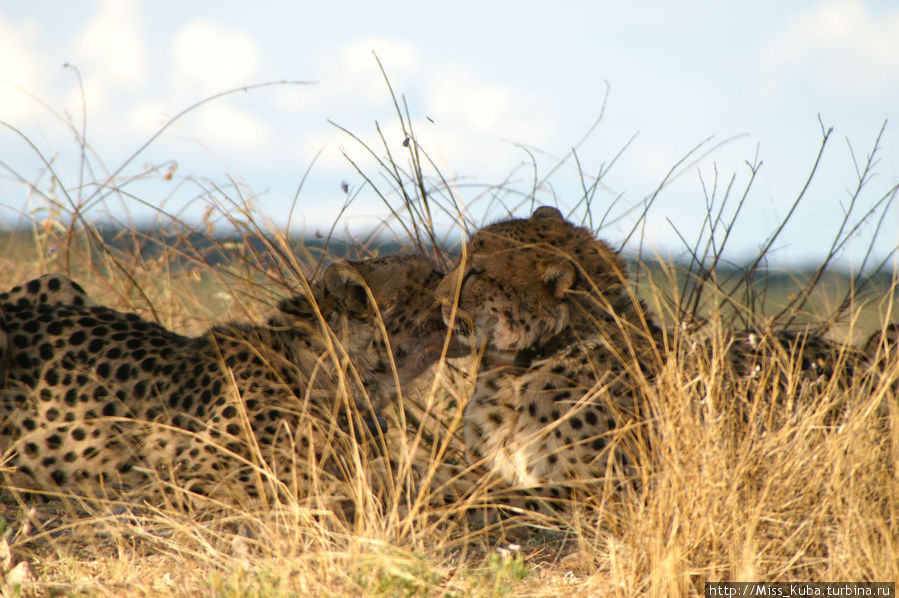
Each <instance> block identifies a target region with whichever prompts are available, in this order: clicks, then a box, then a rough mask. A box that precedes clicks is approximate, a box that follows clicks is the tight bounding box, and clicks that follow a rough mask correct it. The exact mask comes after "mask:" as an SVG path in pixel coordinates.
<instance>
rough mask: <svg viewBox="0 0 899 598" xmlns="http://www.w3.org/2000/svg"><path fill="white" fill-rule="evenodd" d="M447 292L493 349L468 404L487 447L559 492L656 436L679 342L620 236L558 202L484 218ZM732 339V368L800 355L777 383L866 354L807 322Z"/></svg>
mask: <svg viewBox="0 0 899 598" xmlns="http://www.w3.org/2000/svg"><path fill="white" fill-rule="evenodd" d="M437 294H438V295H439V296H440V297H441V299H442V310H443V314H444V320H445V321H446V322H447V324H448V325H449V326H451V327H452V328H453V329H454V333H455V334H456V335H457V336H459V337H461V338H463V339H466V340H467V341H468V342H470V344H471V345H472V347H473V348H474V349H475V350H477V351H480V352H481V355H482V359H481V366H480V371H479V373H478V375H477V382H476V387H475V390H474V392H473V395H472V397H471V399H470V402H469V403H468V405H467V406H466V408H465V411H464V414H463V426H464V437H465V443H466V445H467V448H468V450H470V452H471V454H472V457H473V458H474V459H475V460H480V461H481V462H482V463H483V464H484V466H485V467H486V469H487V470H489V471H490V472H492V473H493V474H494V475H496V476H498V477H500V478H501V479H502V480H504V481H505V482H506V483H508V484H511V485H513V486H516V487H524V488H530V489H536V490H538V492H537V493H538V494H542V495H543V496H547V497H549V496H559V495H560V494H561V493H563V492H565V488H564V486H566V485H567V486H569V487H571V486H574V485H580V484H582V483H583V484H592V483H597V482H602V483H608V482H609V481H610V480H617V479H621V477H622V476H624V477H627V476H629V475H632V474H633V472H634V468H633V464H634V462H635V458H637V457H638V456H639V455H641V454H646V449H647V448H649V447H648V445H647V442H648V440H647V435H646V434H643V432H644V431H645V430H646V427H647V426H648V425H649V423H650V422H651V420H652V413H650V412H649V410H648V407H647V405H648V404H649V402H648V401H647V400H646V398H647V396H646V394H645V393H646V392H647V389H651V388H652V383H653V381H654V380H656V379H658V376H659V374H660V373H661V371H662V369H663V368H665V367H666V364H667V363H668V361H669V359H670V358H671V356H672V355H675V354H676V345H675V339H674V338H673V336H672V335H671V334H670V333H668V332H667V331H663V330H662V329H661V328H660V327H658V326H657V325H656V324H655V323H654V322H653V319H652V317H651V316H650V314H649V313H648V311H647V309H646V307H645V305H644V304H643V303H642V302H641V301H640V300H639V299H638V298H637V297H636V296H635V294H634V291H633V290H632V287H631V286H630V284H629V281H628V277H627V269H626V264H625V263H624V261H623V260H622V258H621V257H620V256H619V255H618V254H617V253H616V252H615V251H614V250H613V249H612V248H611V247H609V245H607V244H606V243H605V242H603V241H601V240H599V239H597V238H596V237H595V236H594V235H593V234H592V233H591V232H590V231H589V230H587V229H586V228H583V227H579V226H576V225H574V224H572V223H570V222H568V221H566V220H565V219H564V217H563V216H562V214H561V213H560V212H559V211H558V210H557V209H555V208H552V207H545V206H544V207H539V208H537V209H536V210H535V211H534V213H533V214H532V216H531V217H530V218H526V219H512V220H506V221H502V222H498V223H495V224H491V225H489V226H486V227H484V228H481V229H480V230H478V231H477V232H476V233H475V234H474V235H473V236H472V237H471V238H470V240H469V241H468V242H467V244H466V247H465V251H464V252H463V254H462V257H461V259H460V262H459V264H458V265H457V267H456V268H455V269H453V270H452V271H451V272H449V274H448V275H447V276H446V278H445V279H444V280H443V281H442V282H441V283H440V285H439V286H438V288H437ZM726 338H727V339H729V340H726V341H725V342H724V343H723V360H724V363H725V364H727V366H726V367H728V368H730V370H731V374H730V375H731V377H732V378H733V379H752V378H753V376H754V375H757V374H758V372H759V371H760V369H761V370H763V371H765V372H769V371H770V370H771V369H772V368H767V369H766V368H759V364H760V363H761V362H763V361H765V360H771V359H774V358H778V359H779V361H778V363H782V364H788V367H784V368H782V369H781V370H776V371H778V372H779V373H778V374H777V379H776V380H772V379H767V378H765V379H762V376H757V380H756V381H755V382H754V383H755V384H765V385H772V386H774V387H777V388H786V387H789V386H790V385H791V384H793V385H794V390H795V383H794V378H795V377H796V376H794V374H799V373H800V372H801V373H802V375H801V376H798V377H799V378H802V379H803V380H811V381H813V382H815V381H821V380H824V379H828V378H830V377H832V376H834V375H835V373H837V374H839V375H841V376H842V375H845V376H851V375H852V372H853V370H854V368H857V367H858V365H859V363H860V362H861V360H863V359H865V355H864V353H863V352H862V351H858V350H856V349H854V348H848V347H844V346H843V345H839V344H836V343H831V342H829V341H826V340H824V339H822V338H820V337H817V336H814V335H813V334H810V333H807V332H789V331H775V332H771V333H767V334H762V333H758V332H755V331H742V332H735V333H732V334H730V335H728V336H727V337H726ZM872 343H873V346H875V347H876V345H877V343H876V342H875V341H872ZM869 344H870V343H869ZM701 348H702V349H704V350H706V351H708V350H711V349H712V348H713V346H712V344H710V343H706V344H705V345H701ZM869 352H870V349H869ZM793 366H795V367H793ZM766 375H767V374H766ZM560 486H562V488H561V489H560Z"/></svg>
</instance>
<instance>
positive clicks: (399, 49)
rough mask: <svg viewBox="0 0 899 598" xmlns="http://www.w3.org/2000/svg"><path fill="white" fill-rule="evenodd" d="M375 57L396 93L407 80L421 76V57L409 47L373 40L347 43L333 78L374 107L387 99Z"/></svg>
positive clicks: (405, 43) (373, 38) (384, 39)
mask: <svg viewBox="0 0 899 598" xmlns="http://www.w3.org/2000/svg"><path fill="white" fill-rule="evenodd" d="M375 55H377V57H378V59H379V60H380V61H381V64H382V65H383V66H384V69H385V70H386V71H387V76H388V77H390V81H391V84H392V85H393V86H394V90H395V91H398V90H402V89H403V85H404V84H406V83H408V80H407V79H413V78H417V77H419V76H421V62H422V61H421V55H420V53H419V51H418V49H417V48H416V47H415V46H413V45H412V44H410V43H407V42H404V41H401V40H396V39H390V38H385V37H376V36H366V37H361V38H356V39H353V40H350V41H349V42H347V43H346V44H345V45H344V46H343V48H342V49H341V51H340V66H339V68H338V72H337V73H335V74H336V75H338V76H339V77H340V78H341V79H342V80H344V81H345V86H344V87H346V88H347V91H349V92H350V93H352V94H353V95H354V96H355V97H357V98H358V97H360V96H361V97H362V98H364V99H365V100H366V101H368V102H377V103H383V102H384V101H385V100H386V99H387V98H388V92H387V85H386V83H385V82H384V77H383V75H382V74H381V72H380V70H379V69H378V64H377V62H376V61H375ZM397 85H399V86H400V87H399V88H398V87H397Z"/></svg>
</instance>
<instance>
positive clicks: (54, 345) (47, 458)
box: [0, 256, 446, 500]
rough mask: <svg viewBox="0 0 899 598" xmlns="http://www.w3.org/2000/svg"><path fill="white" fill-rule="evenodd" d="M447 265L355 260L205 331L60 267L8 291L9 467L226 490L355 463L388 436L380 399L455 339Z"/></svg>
mask: <svg viewBox="0 0 899 598" xmlns="http://www.w3.org/2000/svg"><path fill="white" fill-rule="evenodd" d="M441 278H442V274H441V273H440V272H439V271H437V270H436V269H435V268H434V266H433V264H432V263H431V262H430V261H429V260H427V259H425V258H423V257H418V256H410V257H385V258H379V259H373V260H367V261H362V262H339V263H337V264H334V265H332V266H330V267H329V268H328V269H327V270H326V271H325V272H324V275H323V277H322V281H321V283H320V284H317V285H313V288H312V291H311V293H300V294H298V295H296V296H293V297H291V298H288V299H285V300H283V301H281V302H280V303H279V305H278V307H277V309H276V310H275V311H274V313H273V315H272V316H271V317H270V318H269V319H268V320H267V321H266V322H265V323H264V324H259V325H251V324H242V323H229V324H224V325H218V326H214V327H212V328H210V329H209V330H207V331H206V332H205V333H204V334H201V335H199V336H197V337H193V338H191V337H185V336H182V335H179V334H177V333H175V332H172V331H170V330H167V329H165V328H163V327H162V326H160V325H158V324H156V323H154V322H149V321H146V320H144V319H142V318H140V317H139V316H137V315H135V314H129V313H122V312H118V311H115V310H112V309H109V308H107V307H103V306H99V305H93V304H92V303H93V302H92V301H90V299H89V298H87V296H86V295H85V294H84V293H83V291H81V290H80V287H78V285H77V284H76V283H73V282H71V281H69V280H68V279H66V278H65V277H62V276H60V275H51V276H49V277H43V278H41V279H38V280H36V281H32V282H30V283H27V284H26V285H23V286H22V287H17V288H15V289H13V290H12V291H11V292H10V293H8V294H4V295H3V303H0V308H2V315H3V322H4V330H5V333H6V344H5V350H4V361H5V363H6V372H5V373H6V383H5V385H4V387H3V389H2V391H0V450H2V451H3V463H4V465H5V466H7V468H8V469H9V470H12V471H13V473H12V474H7V483H8V484H10V485H15V486H17V487H22V488H27V489H34V490H42V491H47V492H59V491H60V490H66V491H74V490H77V491H78V492H81V493H83V494H84V495H94V496H97V495H114V496H124V497H131V496H144V495H150V494H152V492H151V489H153V488H156V489H158V487H159V486H160V484H158V481H159V480H163V481H164V482H166V483H168V482H174V486H173V487H178V488H181V489H183V490H185V491H187V492H188V493H189V494H190V495H191V496H199V497H203V496H205V497H213V498H215V499H216V500H219V499H222V498H224V497H225V496H226V495H227V494H228V493H229V492H230V491H231V490H233V488H234V486H233V485H234V484H236V485H237V488H239V489H240V490H241V491H242V493H243V494H242V495H243V496H250V497H259V496H261V495H265V496H270V495H272V494H273V493H274V494H279V495H283V494H284V493H287V494H291V495H296V494H297V493H300V492H302V491H303V486H304V484H308V483H310V480H311V479H312V477H313V476H319V475H322V473H321V472H328V473H330V474H332V475H335V476H336V475H341V472H343V475H345V472H346V471H347V468H348V463H349V462H351V461H352V459H353V455H354V454H356V453H354V451H357V450H361V449H360V445H361V446H362V448H365V447H369V446H370V447H372V448H374V449H377V448H378V445H379V444H380V443H381V442H382V435H381V433H382V432H383V428H384V425H385V424H384V420H383V419H382V418H381V417H380V416H379V412H378V410H379V409H381V408H383V407H384V406H385V405H386V404H389V403H391V402H393V401H394V400H395V395H396V393H397V392H398V391H399V390H400V389H401V388H402V385H403V384H405V383H407V382H408V381H409V380H411V379H413V378H414V377H416V376H417V375H418V374H420V373H421V372H422V371H423V370H424V369H425V368H427V367H428V366H429V365H430V363H431V362H432V361H433V360H435V359H436V358H437V356H439V354H440V347H442V345H443V343H444V340H445V336H446V333H445V331H446V327H445V325H444V323H443V321H442V319H441V317H440V313H439V310H438V309H436V303H435V301H434V295H433V290H434V289H435V287H436V285H437V283H438V282H439V281H440V279H441ZM42 291H50V292H49V293H47V292H42ZM57 300H58V302H54V301H57ZM385 333H386V334H385ZM388 347H389V348H388ZM398 384H399V387H397V385H398ZM305 463H314V464H316V470H315V471H308V470H307V468H304V467H303V464H305ZM316 479H318V478H317V477H316ZM165 485H166V484H163V486H165ZM153 491H155V490H153Z"/></svg>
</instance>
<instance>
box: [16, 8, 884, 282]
mask: <svg viewBox="0 0 899 598" xmlns="http://www.w3.org/2000/svg"><path fill="white" fill-rule="evenodd" d="M375 54H376V55H377V57H378V58H379V59H380V61H381V63H382V65H383V69H384V71H385V72H386V74H387V76H388V77H389V80H390V84H391V85H392V88H393V90H394V92H395V93H396V96H397V98H398V99H399V101H400V102H401V106H400V108H401V109H402V111H403V112H404V113H405V111H406V110H407V109H408V115H409V118H410V120H411V123H412V126H413V128H414V138H415V140H417V142H418V144H419V145H420V147H421V148H422V149H423V150H425V151H426V152H427V154H428V156H429V158H430V159H431V160H432V161H433V163H434V164H435V165H436V166H437V167H438V168H439V170H440V173H441V174H442V175H443V176H444V177H445V179H446V181H447V182H448V183H449V187H450V188H451V189H452V193H453V195H454V197H455V199H456V201H457V202H458V205H459V206H460V207H461V208H462V209H463V210H464V212H465V217H466V218H467V219H468V220H469V222H471V223H473V224H480V223H484V222H486V221H489V220H491V219H496V218H500V217H502V216H504V215H506V214H507V213H508V212H509V211H513V212H515V213H517V214H527V213H528V212H529V211H530V209H531V206H532V203H531V201H532V199H529V198H535V199H536V202H537V203H549V204H555V205H559V206H560V207H561V208H562V209H563V210H565V211H568V212H570V213H571V214H572V218H574V219H577V220H579V221H580V220H585V221H588V222H589V223H590V224H592V225H593V226H594V227H597V226H599V224H600V223H601V224H602V228H601V235H602V236H603V237H605V238H608V239H611V240H613V241H616V242H617V241H620V240H622V239H624V238H625V237H627V236H628V234H629V233H630V232H631V230H632V229H633V228H634V226H635V223H637V222H638V219H639V218H640V216H641V215H642V213H643V210H644V209H645V206H646V202H647V200H648V199H649V198H653V197H654V199H653V200H652V206H651V209H649V210H648V211H647V212H646V215H645V220H644V221H643V222H642V224H641V226H640V227H639V234H638V235H636V236H633V237H631V243H636V242H638V237H639V241H642V245H641V247H642V249H643V250H644V251H650V252H653V253H656V252H657V253H659V254H661V255H663V256H676V257H678V256H679V257H683V256H684V255H685V247H686V246H687V245H689V244H690V243H691V242H692V241H693V240H695V239H697V238H698V237H699V236H700V235H701V234H702V231H703V227H705V226H706V224H707V218H708V213H709V206H711V212H712V213H713V214H717V211H718V209H719V208H720V206H721V205H722V202H723V200H724V198H725V197H729V198H730V199H729V200H728V202H727V203H726V204H725V209H724V212H723V213H722V218H723V219H724V220H728V219H729V218H730V217H731V216H732V214H733V213H734V211H735V210H736V209H737V205H738V201H739V200H740V199H741V198H742V197H743V195H744V192H745V191H746V188H747V185H748V184H749V183H750V179H751V175H752V172H753V169H755V170H756V171H757V174H756V176H755V178H754V180H752V184H751V186H750V189H749V192H748V194H746V199H745V201H744V203H743V205H742V207H741V208H740V215H739V220H738V224H737V225H736V226H734V227H733V229H732V232H731V235H730V238H729V239H728V249H727V251H726V252H725V254H724V255H725V256H726V257H727V258H728V259H729V260H732V261H734V262H740V261H741V260H745V259H749V258H751V257H752V256H754V255H756V254H757V253H758V251H759V248H760V247H762V246H763V245H764V243H765V241H766V239H767V238H768V237H769V236H770V235H771V234H772V232H773V231H774V230H775V229H776V228H777V227H778V226H779V225H780V223H781V222H783V221H784V220H785V219H787V217H788V216H789V219H788V221H787V228H786V229H785V231H784V233H783V234H782V235H781V236H780V237H778V239H777V242H776V243H775V244H774V245H773V246H772V247H771V249H770V251H769V252H768V254H767V257H768V259H769V260H771V261H775V262H777V263H782V264H784V265H787V266H802V265H809V264H814V263H815V262H817V261H820V260H821V259H823V258H824V256H825V255H827V253H828V252H829V250H830V248H831V244H832V241H833V239H835V238H837V237H838V236H839V235H840V234H841V233H840V227H841V225H842V226H843V231H844V233H845V232H846V231H847V230H849V229H851V227H852V226H853V225H854V224H857V223H858V222H860V221H861V220H862V217H863V216H864V214H865V213H866V212H867V211H868V210H874V211H875V212H874V214H875V217H874V218H870V219H868V221H866V222H864V223H862V225H861V226H860V227H859V228H858V230H856V231H854V232H852V233H851V234H848V235H845V236H846V238H847V242H846V243H845V244H844V246H843V248H842V249H841V251H840V254H839V261H840V263H842V264H846V265H849V264H853V263H858V262H859V260H860V258H861V256H862V255H863V254H864V252H865V250H866V248H867V246H868V243H869V242H870V240H871V238H872V237H876V238H875V241H874V252H875V254H876V255H877V256H878V258H879V259H887V260H889V259H891V257H890V256H891V255H892V252H893V251H894V249H895V248H896V247H897V244H899V233H897V231H899V216H897V211H896V209H895V207H894V206H893V200H894V199H895V197H894V196H895V185H896V182H897V181H899V151H897V131H896V126H897V123H896V122H894V121H896V120H897V119H896V117H897V116H899V6H897V5H896V4H895V3H893V2H890V1H887V0H883V1H875V0H834V1H813V2H802V3H783V2H779V1H773V0H760V1H758V2H754V3H749V4H742V5H740V6H736V5H733V4H727V5H723V4H721V3H718V2H713V1H696V2H691V3H689V4H688V5H686V6H685V5H684V3H676V4H675V3H669V2H663V1H660V0H650V1H645V2H639V3H620V2H606V1H600V2H596V1H594V2H569V3H564V4H562V5H558V4H552V5H550V4H548V3H544V2H526V1H523V2H518V3H515V5H514V7H511V5H508V4H500V3H483V2H468V1H462V2H457V3H453V5H452V6H451V7H450V6H449V5H447V4H440V5H430V4H428V3H421V2H380V3H363V2H358V3H323V2H316V3H307V2H277V1H267V2H263V3H253V4H250V3H245V2H231V1H221V0H215V1H206V2H203V1H196V2H190V3H185V2H173V1H168V0H160V1H156V2H152V3H147V2H136V1H133V0H96V1H83V2H77V3H74V2H69V1H66V0H57V1H49V0H48V1H43V2H16V1H13V0H0V121H2V122H3V125H4V126H3V127H2V128H0V221H2V222H3V223H4V224H3V226H6V227H15V226H17V223H21V222H22V221H23V219H28V218H32V217H37V218H40V217H41V214H42V210H45V209H48V208H47V207H46V206H44V205H43V204H42V201H43V200H42V198H41V197H39V196H38V195H37V194H35V193H33V192H32V189H31V186H41V185H44V186H45V187H44V188H46V185H51V183H50V177H49V175H48V173H47V165H48V164H52V166H53V169H54V171H55V172H56V174H57V176H59V178H60V179H61V181H62V185H63V186H64V187H66V188H67V189H69V190H73V189H82V190H83V189H85V188H87V187H88V186H90V185H92V184H95V183H96V182H103V181H105V180H106V179H107V177H108V176H109V175H111V174H115V178H114V181H115V184H116V185H117V186H118V187H119V188H120V189H126V191H127V192H126V193H124V194H122V193H120V194H116V196H115V198H114V200H111V199H110V200H106V201H102V202H94V203H90V204H88V205H85V206H81V208H80V209H83V210H84V211H85V212H87V213H88V215H89V217H92V218H96V219H103V218H111V219H112V220H114V221H120V222H121V221H126V220H127V221H129V222H134V223H137V224H141V223H143V222H149V221H152V220H153V219H154V218H157V217H158V212H157V209H158V208H160V207H161V208H163V209H164V210H166V211H167V212H168V213H170V214H176V215H178V216H179V217H181V218H184V219H186V220H188V221H191V222H200V221H202V219H203V217H204V213H206V211H207V210H208V204H209V201H210V196H211V195H217V194H220V195H221V196H227V197H229V198H232V199H235V201H237V200H238V199H239V200H240V201H249V202H250V203H251V204H252V205H253V206H255V207H256V208H258V209H259V210H260V211H261V212H262V213H264V214H265V215H266V217H267V218H268V219H270V220H271V222H272V226H274V227H278V228H280V229H282V230H283V229H284V228H288V229H289V231H290V232H291V233H292V234H295V235H301V236H314V235H321V234H323V233H327V231H328V230H329V229H330V228H331V226H332V225H333V224H334V223H335V221H336V220H337V219H338V217H339V221H338V222H337V227H336V234H338V235H341V234H345V235H351V236H352V235H357V234H362V233H363V232H364V231H367V230H370V229H371V228H372V227H373V226H375V225H377V224H378V222H379V221H380V220H381V219H382V218H384V216H385V215H386V209H385V207H384V205H383V203H382V200H381V199H380V198H379V196H378V194H377V193H375V192H374V191H373V189H372V187H371V186H370V185H368V184H367V183H366V178H369V179H371V180H372V181H375V182H377V181H383V173H382V167H381V166H379V165H378V164H377V162H376V161H375V159H374V158H373V157H372V155H371V154H370V152H369V151H368V150H367V149H366V148H365V147H364V146H363V145H361V144H360V143H359V141H357V140H356V139H354V138H353V137H352V136H351V135H349V134H348V133H347V132H346V131H349V132H350V133H352V134H353V135H355V136H357V137H358V138H359V140H361V141H362V142H363V143H365V144H367V145H368V146H369V147H370V148H371V149H373V150H374V153H375V155H377V156H382V157H383V156H385V155H386V152H387V151H388V150H389V151H390V152H391V154H392V155H394V156H395V157H397V161H398V162H400V163H401V164H402V163H404V162H403V160H404V158H401V157H400V156H402V155H404V153H403V152H404V150H405V148H404V146H403V143H404V141H406V140H405V134H404V132H403V130H402V128H401V126H400V120H399V117H398V116H397V112H396V109H395V107H394V103H393V100H392V98H391V94H390V90H389V89H388V87H387V85H386V83H385V79H384V76H383V74H382V72H381V70H380V69H379V66H378V63H377V61H376V60H375V58H374V55H375ZM66 64H68V65H71V66H73V67H76V69H77V71H76V70H75V69H73V68H68V67H65V66H64V65H66ZM280 81H284V82H285V83H279V84H274V85H271V86H263V87H258V88H252V89H248V90H247V91H245V92H244V91H241V92H238V93H233V94H228V95H225V96H223V97H219V98H214V99H211V100H209V101H208V102H206V103H204V104H202V105H201V106H198V107H196V108H195V109H193V110H190V111H189V112H187V113H186V114H184V115H183V116H181V117H179V118H177V119H175V120H174V122H172V123H171V125H170V126H168V128H166V129H165V130H164V131H163V132H162V134H161V135H159V136H158V137H156V138H154V137H153V136H154V134H156V133H157V132H159V131H160V129H161V128H163V127H164V126H165V125H166V124H167V123H169V122H170V121H171V120H172V119H173V118H174V117H175V116H176V115H178V114H179V113H181V112H182V111H183V110H185V109H186V108H188V107H190V106H191V105H193V104H195V103H197V102H201V101H203V100H205V99H207V98H210V97H211V96H213V95H215V94H218V93H220V92H225V91H228V90H231V89H235V88H241V87H245V86H252V85H254V84H259V83H264V82H280ZM79 83H80V84H81V85H80V84H79ZM402 102H405V105H404V106H403V105H402ZM886 121H890V122H886ZM885 122H886V127H885V129H883V131H882V135H881V129H882V127H883V126H884V123H885ZM376 123H377V126H376ZM831 127H832V128H833V132H832V134H831V135H830V136H829V138H828V140H827V143H826V145H825V147H824V150H823V154H822V155H821V157H820V162H819V163H818V165H817V169H816V170H815V172H814V177H813V178H812V180H811V183H810V184H809V185H808V188H807V190H805V192H804V195H802V201H801V202H800V203H799V205H798V207H796V209H795V211H792V212H791V206H793V204H794V202H795V201H796V199H797V197H799V196H800V194H801V193H802V192H803V188H804V187H805V186H806V183H807V181H808V179H809V176H810V175H811V174H812V172H813V169H814V167H815V164H816V160H818V154H819V151H820V150H821V145H822V140H823V138H824V134H825V132H826V131H827V130H828V129H830V128H831ZM341 128H343V129H346V131H344V130H341ZM379 128H380V130H381V132H382V133H383V139H384V141H383V143H382V141H381V139H380V138H379V135H378V129H379ZM82 140H84V141H86V145H85V144H83V143H81V141H82ZM151 140H152V142H151V143H150V144H149V145H147V146H146V147H144V145H145V144H146V143H147V142H148V141H151ZM878 140H879V141H878ZM572 148H576V152H575V153H574V154H572ZM875 150H876V151H875ZM82 156H86V159H83V158H82ZM348 157H349V159H348ZM350 159H351V160H352V162H351V161H350ZM85 164H87V165H89V168H86V167H85ZM354 164H355V166H354ZM867 166H870V168H868V171H867V174H864V173H865V171H866V167H867ZM122 167H124V168H122ZM120 168H122V169H121V171H120V170H119V169H120ZM360 171H361V172H360ZM600 174H601V176H600ZM597 179H599V180H597ZM860 179H861V180H862V181H863V183H864V184H863V185H862V189H861V193H858V194H857V193H856V191H857V188H858V187H859V181H860ZM94 186H96V185H94ZM300 187H302V188H300ZM497 188H499V189H502V191H503V193H502V194H500V195H501V196H499V195H498V194H497V192H496V191H495V190H496V189H497ZM728 190H729V191H728ZM657 191H658V193H657ZM853 197H857V199H856V200H855V201H853ZM585 198H587V199H589V202H587V201H585ZM348 200H352V201H350V202H349V205H348V206H346V205H345V204H347V202H348ZM588 204H589V206H590V208H589V214H588V213H587V212H588V210H587V208H586V206H587V205H588ZM344 208H345V209H344ZM847 212H848V213H849V218H848V220H847V222H848V228H847V225H846V224H844V223H843V222H844V216H845V215H846V214H847ZM435 218H438V219H439V218H442V216H440V215H437V216H435ZM878 222H880V226H879V228H878V225H877V223H878ZM437 224H438V226H444V227H446V230H451V231H455V232H458V231H459V227H458V226H454V225H453V222H452V218H450V217H449V216H446V217H445V218H444V219H443V221H440V222H437Z"/></svg>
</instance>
